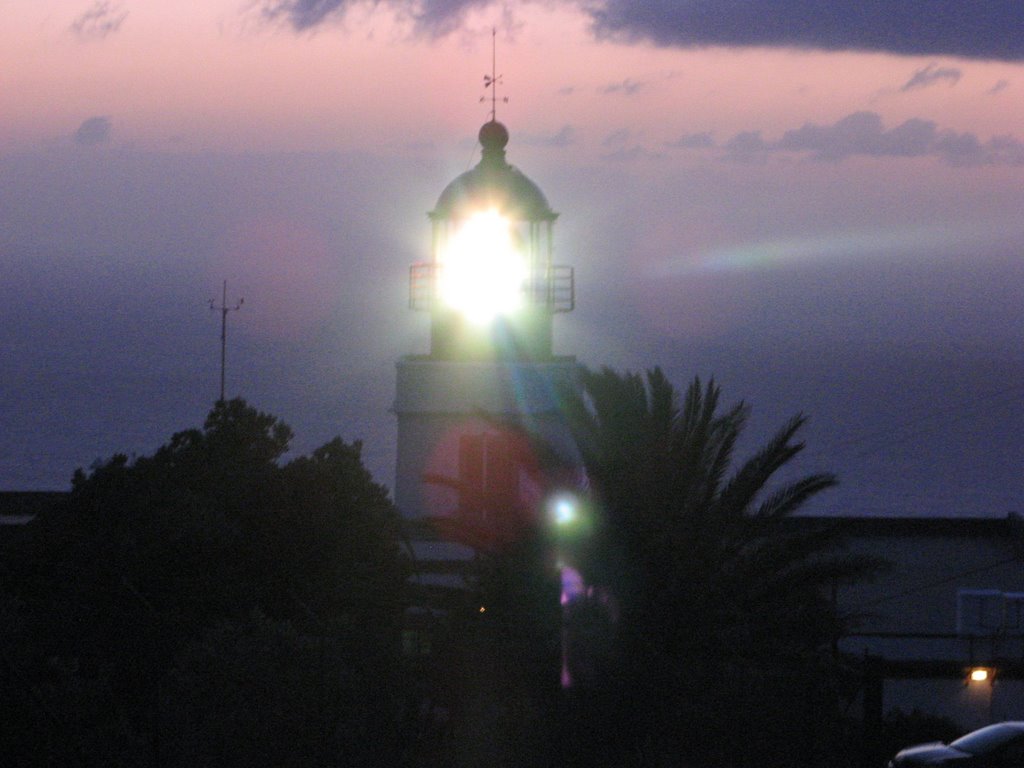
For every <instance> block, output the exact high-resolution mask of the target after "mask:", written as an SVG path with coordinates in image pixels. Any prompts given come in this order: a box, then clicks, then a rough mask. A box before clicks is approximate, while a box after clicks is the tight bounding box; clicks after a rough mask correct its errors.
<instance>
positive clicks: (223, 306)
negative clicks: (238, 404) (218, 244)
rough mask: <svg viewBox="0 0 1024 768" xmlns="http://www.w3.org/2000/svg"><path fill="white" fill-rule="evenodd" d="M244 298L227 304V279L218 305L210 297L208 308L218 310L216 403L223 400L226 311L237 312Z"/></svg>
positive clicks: (226, 337) (226, 342) (226, 335)
mask: <svg viewBox="0 0 1024 768" xmlns="http://www.w3.org/2000/svg"><path fill="white" fill-rule="evenodd" d="M244 303H245V299H239V300H238V302H237V303H236V304H235V305H234V306H233V307H231V306H228V281H227V280H225V281H224V285H223V286H222V287H221V298H220V306H219V307H218V306H217V304H216V302H215V301H214V300H213V299H210V309H211V310H214V311H217V312H220V399H219V400H218V401H217V402H218V403H223V402H224V360H225V357H226V352H227V346H228V312H237V311H238V310H240V309H241V308H242V305H243V304H244Z"/></svg>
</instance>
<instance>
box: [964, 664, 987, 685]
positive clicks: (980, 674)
mask: <svg viewBox="0 0 1024 768" xmlns="http://www.w3.org/2000/svg"><path fill="white" fill-rule="evenodd" d="M991 674H992V671H991V670H990V669H988V668H986V667H974V668H972V669H971V671H970V673H969V674H968V675H967V679H968V680H970V682H972V683H984V682H987V681H988V680H989V678H990V676H991Z"/></svg>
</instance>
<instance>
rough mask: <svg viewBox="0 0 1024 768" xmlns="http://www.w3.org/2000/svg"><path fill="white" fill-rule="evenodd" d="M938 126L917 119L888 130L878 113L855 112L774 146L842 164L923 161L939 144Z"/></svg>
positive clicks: (791, 134)
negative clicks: (862, 159) (859, 158)
mask: <svg viewBox="0 0 1024 768" xmlns="http://www.w3.org/2000/svg"><path fill="white" fill-rule="evenodd" d="M935 135H936V125H935V123H933V122H931V121H927V120H919V119H917V118H913V119H911V120H907V121H906V122H904V123H902V124H900V125H898V126H896V127H895V128H892V129H890V130H886V129H885V127H884V126H883V125H882V118H881V116H880V115H878V114H877V113H875V112H854V113H853V114H852V115H847V116H846V117H844V118H842V119H841V120H839V121H838V122H836V123H834V124H832V125H816V124H814V123H805V124H804V125H803V126H801V127H800V128H797V129H795V130H790V131H786V133H785V134H784V135H783V136H782V139H780V140H779V141H778V142H777V143H776V144H775V145H774V146H775V148H776V149H783V150H790V151H795V152H812V153H814V154H815V156H816V157H817V158H818V159H822V160H841V159H843V158H844V157H849V156H850V155H872V156H876V157H882V156H884V157H919V156H921V155H926V154H928V153H929V151H930V150H931V148H932V147H933V145H934V143H935Z"/></svg>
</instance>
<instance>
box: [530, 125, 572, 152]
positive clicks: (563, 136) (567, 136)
mask: <svg viewBox="0 0 1024 768" xmlns="http://www.w3.org/2000/svg"><path fill="white" fill-rule="evenodd" d="M575 143H576V129H575V128H573V127H572V126H571V125H563V126H562V127H561V128H560V129H559V130H558V131H557V132H555V133H552V134H528V133H517V134H516V144H523V145H525V146H531V147H568V146H571V145H573V144H575Z"/></svg>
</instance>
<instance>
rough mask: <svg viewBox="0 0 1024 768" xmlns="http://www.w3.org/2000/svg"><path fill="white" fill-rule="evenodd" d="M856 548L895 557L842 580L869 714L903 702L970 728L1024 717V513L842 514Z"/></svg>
mask: <svg viewBox="0 0 1024 768" xmlns="http://www.w3.org/2000/svg"><path fill="white" fill-rule="evenodd" d="M837 522H838V524H839V525H840V526H841V528H842V530H843V531H844V532H845V534H846V539H847V542H848V548H849V551H850V552H852V553H859V554H865V555H870V556H873V557H878V558H881V559H884V560H886V561H887V562H888V563H889V566H888V568H887V569H885V570H883V571H882V572H881V573H880V574H879V575H878V576H877V577H876V578H874V579H873V580H869V581H863V582H859V583H856V584H852V585H847V586H843V587H841V588H840V589H839V591H838V593H837V600H838V603H839V608H840V611H841V612H842V613H843V614H844V615H846V616H848V617H849V618H850V619H851V627H852V629H851V631H850V632H849V633H848V634H846V635H845V636H844V637H843V638H842V639H841V640H840V643H839V646H840V650H842V651H844V652H846V653H848V654H851V655H853V656H855V657H858V658H861V659H863V661H864V669H865V687H864V713H865V721H866V724H867V725H869V726H870V724H871V723H872V722H876V721H879V720H880V719H881V718H882V717H883V716H884V715H885V714H886V713H888V712H891V711H892V710H894V709H896V708H899V709H900V710H902V711H903V712H905V713H909V712H912V711H914V710H918V711H919V712H921V713H926V714H930V715H936V716H942V717H946V718H949V719H951V720H953V721H954V722H956V723H958V724H959V725H960V726H961V727H963V728H964V729H965V730H971V729H974V728H977V727H980V726H982V725H986V724H988V723H990V722H996V721H1000V720H1008V719H1022V718H1024V520H1022V519H1021V518H1020V517H1018V516H1017V515H1013V514H1011V515H1009V516H1007V517H1005V518H881V517H864V518H853V517H850V518H844V519H841V520H839V521H837Z"/></svg>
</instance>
